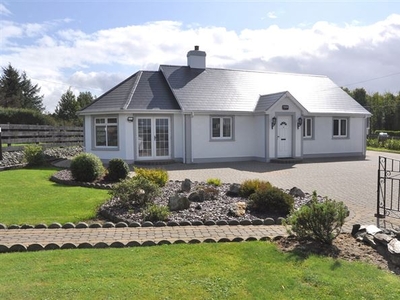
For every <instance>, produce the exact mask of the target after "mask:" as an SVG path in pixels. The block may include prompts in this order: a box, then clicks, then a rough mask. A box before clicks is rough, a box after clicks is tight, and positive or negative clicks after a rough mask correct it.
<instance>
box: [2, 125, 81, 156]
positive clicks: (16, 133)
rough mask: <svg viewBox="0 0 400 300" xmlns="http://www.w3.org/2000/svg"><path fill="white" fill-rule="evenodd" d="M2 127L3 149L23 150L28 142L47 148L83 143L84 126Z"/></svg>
mask: <svg viewBox="0 0 400 300" xmlns="http://www.w3.org/2000/svg"><path fill="white" fill-rule="evenodd" d="M0 128H1V133H0V136H1V140H0V146H1V145H2V146H3V151H17V150H21V149H23V147H24V145H26V144H42V145H43V147H45V148H49V147H57V146H72V145H82V144H83V127H75V126H49V125H21V124H0ZM21 144H22V145H21Z"/></svg>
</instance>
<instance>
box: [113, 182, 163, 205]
mask: <svg viewBox="0 0 400 300" xmlns="http://www.w3.org/2000/svg"><path fill="white" fill-rule="evenodd" d="M160 194H161V189H160V187H159V186H158V185H157V184H156V183H154V182H152V181H150V180H148V179H146V178H144V177H134V178H128V179H124V180H122V181H121V182H119V183H116V184H114V186H113V188H112V189H111V191H110V195H111V196H112V197H114V198H119V200H120V201H121V202H122V203H124V204H128V205H133V206H139V207H146V206H147V205H149V204H152V203H153V202H154V198H155V197H157V196H159V195H160Z"/></svg>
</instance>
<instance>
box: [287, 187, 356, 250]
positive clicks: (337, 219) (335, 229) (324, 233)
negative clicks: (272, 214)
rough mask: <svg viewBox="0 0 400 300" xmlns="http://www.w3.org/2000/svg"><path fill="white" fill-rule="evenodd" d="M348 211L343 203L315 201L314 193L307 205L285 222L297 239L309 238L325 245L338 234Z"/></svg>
mask: <svg viewBox="0 0 400 300" xmlns="http://www.w3.org/2000/svg"><path fill="white" fill-rule="evenodd" d="M347 215H348V209H347V207H346V206H345V205H344V204H343V202H336V201H334V200H331V199H328V198H327V197H325V198H324V202H322V203H319V202H318V201H317V193H316V192H315V191H314V193H313V197H312V200H311V202H310V203H309V204H307V205H303V206H302V207H301V208H300V209H299V210H297V211H294V212H292V214H291V215H290V216H289V218H288V219H287V220H286V223H287V224H288V225H291V226H292V228H291V231H293V232H294V233H295V234H296V235H297V236H298V237H299V238H311V239H314V240H316V241H319V242H321V243H325V244H329V245H331V244H332V241H333V240H334V239H335V238H336V237H337V236H338V235H339V234H340V231H341V228H342V226H343V224H344V219H345V218H346V216H347Z"/></svg>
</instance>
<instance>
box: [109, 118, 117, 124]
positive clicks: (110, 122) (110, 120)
mask: <svg viewBox="0 0 400 300" xmlns="http://www.w3.org/2000/svg"><path fill="white" fill-rule="evenodd" d="M107 122H108V123H109V124H117V118H108V119H107Z"/></svg>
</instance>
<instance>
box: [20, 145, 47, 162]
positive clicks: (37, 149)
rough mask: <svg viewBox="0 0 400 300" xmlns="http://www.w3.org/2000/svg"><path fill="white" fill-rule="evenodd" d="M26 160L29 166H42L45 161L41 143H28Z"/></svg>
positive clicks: (25, 152)
mask: <svg viewBox="0 0 400 300" xmlns="http://www.w3.org/2000/svg"><path fill="white" fill-rule="evenodd" d="M24 161H26V163H27V164H28V166H40V165H43V163H44V152H43V148H42V146H40V145H26V146H25V147H24Z"/></svg>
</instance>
